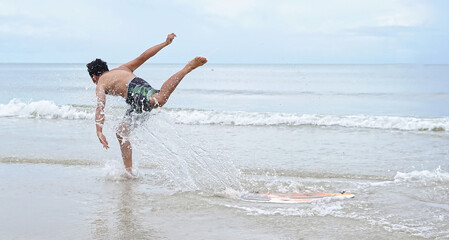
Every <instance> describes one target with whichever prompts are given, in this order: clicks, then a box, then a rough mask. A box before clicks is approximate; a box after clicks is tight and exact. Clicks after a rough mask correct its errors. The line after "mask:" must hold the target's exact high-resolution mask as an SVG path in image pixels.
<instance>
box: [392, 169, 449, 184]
mask: <svg viewBox="0 0 449 240" xmlns="http://www.w3.org/2000/svg"><path fill="white" fill-rule="evenodd" d="M394 182H395V183H416V184H420V185H424V186H433V185H440V184H445V185H446V184H449V172H446V171H443V170H441V167H438V168H437V169H435V170H434V171H429V170H423V171H412V172H408V173H403V172H397V174H396V176H395V177H394Z"/></svg>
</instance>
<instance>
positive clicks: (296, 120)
mask: <svg viewBox="0 0 449 240" xmlns="http://www.w3.org/2000/svg"><path fill="white" fill-rule="evenodd" d="M107 111H108V110H107ZM124 111H125V110H124V109H120V110H117V111H115V110H114V111H110V112H107V113H112V115H114V116H115V115H117V116H116V117H117V118H122V117H123V113H124ZM94 112H95V108H94V107H93V106H75V105H57V104H55V103H54V102H52V101H48V100H41V101H35V102H29V103H25V102H22V101H20V100H18V99H12V100H11V101H10V102H9V103H8V104H0V117H12V118H14V117H15V118H38V119H93V118H94ZM154 114H156V115H157V114H168V115H169V116H170V117H171V118H173V120H174V121H175V122H176V123H178V124H187V125H213V124H217V125H231V126H293V127H294V126H323V127H327V126H339V127H349V128H373V129H387V130H388V129H390V130H403V131H434V132H447V131H449V117H439V118H418V117H402V116H370V115H320V114H299V113H256V112H231V111H212V110H198V109H162V110H159V109H158V110H157V111H154Z"/></svg>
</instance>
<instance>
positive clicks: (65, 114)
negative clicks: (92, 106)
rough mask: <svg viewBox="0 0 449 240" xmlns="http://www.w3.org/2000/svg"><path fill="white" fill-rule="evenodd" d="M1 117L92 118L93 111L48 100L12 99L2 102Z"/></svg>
mask: <svg viewBox="0 0 449 240" xmlns="http://www.w3.org/2000/svg"><path fill="white" fill-rule="evenodd" d="M0 117H18V118H39V119H59V118H60V119H92V118H93V112H87V111H83V110H78V109H76V108H75V107H73V106H71V105H62V106H59V105H57V104H55V103H54V102H52V101H48V100H40V101H36V102H29V103H24V102H22V101H20V100H19V99H12V100H11V101H9V103H8V104H0Z"/></svg>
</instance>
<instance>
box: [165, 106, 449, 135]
mask: <svg viewBox="0 0 449 240" xmlns="http://www.w3.org/2000/svg"><path fill="white" fill-rule="evenodd" d="M167 113H168V114H169V115H170V116H171V117H173V118H174V119H175V121H176V122H177V123H181V124H192V125H206V124H219V125H234V126H304V125H311V126H340V127H354V128H374V129H393V130H407V131H448V130H449V118H448V117H441V118H416V117H399V116H369V115H320V114H295V113H250V112H226V111H206V110H195V109H172V110H167Z"/></svg>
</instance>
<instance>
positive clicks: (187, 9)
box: [0, 0, 449, 64]
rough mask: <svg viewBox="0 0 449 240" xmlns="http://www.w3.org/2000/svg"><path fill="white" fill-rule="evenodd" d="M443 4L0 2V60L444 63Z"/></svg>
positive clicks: (447, 18)
mask: <svg viewBox="0 0 449 240" xmlns="http://www.w3.org/2000/svg"><path fill="white" fill-rule="evenodd" d="M448 13H449V1H445V0H370V1H368V0H314V1H310V0H165V1H163V0H147V1H145V0H128V1H118V0H109V1H104V0H97V1H93V0H77V1H63V0H39V1H35V0H0V62H1V63H10V62H18V63H22V62H24V63H27V62H33V63H35V62H37V63H39V62H42V63H86V62H90V61H91V60H93V59H94V58H97V57H98V58H102V59H104V60H105V61H107V62H110V63H123V62H127V61H130V60H132V59H134V58H135V57H137V56H138V55H139V54H140V53H142V52H143V51H144V50H146V49H147V48H149V47H151V46H153V45H156V44H158V43H161V42H163V41H165V38H166V36H167V34H169V33H172V32H173V33H175V34H176V35H177V38H176V39H175V40H174V42H173V43H172V44H171V45H170V46H168V47H167V48H165V49H163V50H162V51H161V52H160V53H159V54H158V55H157V56H155V57H154V58H152V59H151V61H152V62H154V63H184V62H186V61H188V60H190V59H191V58H193V57H194V56H205V57H207V58H208V59H209V62H211V63H243V64H257V63H262V64H270V63H275V64H385V63H412V64H449V58H448V56H449V47H447V43H448V42H449V14H448Z"/></svg>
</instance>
